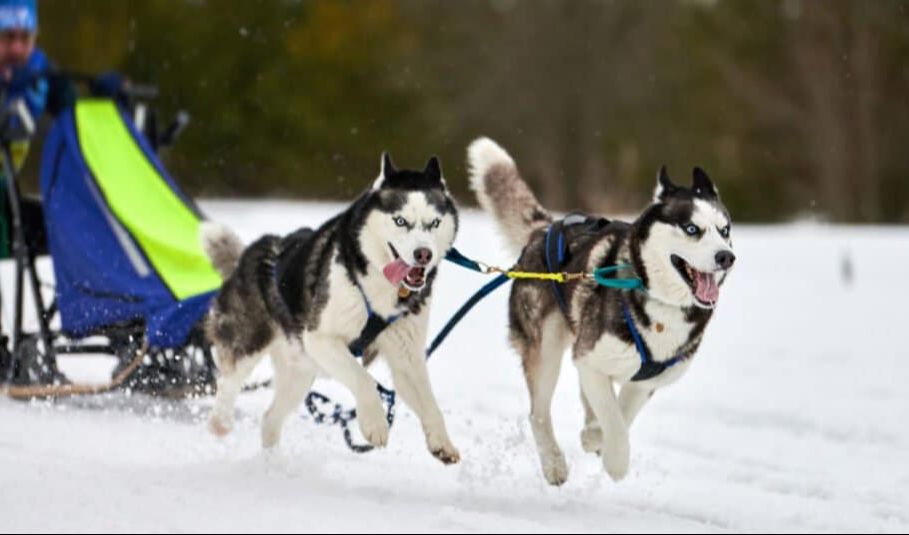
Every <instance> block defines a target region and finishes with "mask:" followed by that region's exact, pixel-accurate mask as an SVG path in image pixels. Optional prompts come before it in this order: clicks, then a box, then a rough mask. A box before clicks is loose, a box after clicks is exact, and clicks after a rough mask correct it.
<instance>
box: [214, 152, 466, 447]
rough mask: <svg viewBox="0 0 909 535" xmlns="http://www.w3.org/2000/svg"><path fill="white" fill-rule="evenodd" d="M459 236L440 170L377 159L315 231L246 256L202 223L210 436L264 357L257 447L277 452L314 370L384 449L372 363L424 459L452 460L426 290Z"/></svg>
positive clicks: (433, 162) (254, 248)
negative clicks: (342, 392)
mask: <svg viewBox="0 0 909 535" xmlns="http://www.w3.org/2000/svg"><path fill="white" fill-rule="evenodd" d="M457 230H458V212H457V209H456V207H455V204H454V202H453V200H452V198H451V196H450V195H449V193H448V189H447V187H446V185H445V180H444V179H443V177H442V170H441V167H440V165H439V161H438V160H437V159H436V158H434V157H433V158H432V159H430V160H429V163H428V164H427V165H426V168H425V169H424V170H423V171H406V170H397V169H395V167H394V165H393V164H392V162H391V159H390V158H389V157H388V155H387V154H385V155H383V157H382V165H381V171H380V174H379V177H378V178H377V179H376V180H375V183H374V184H373V186H372V187H371V188H370V189H369V190H368V191H366V192H364V193H363V194H362V195H361V196H360V197H359V198H358V199H357V200H356V201H355V202H354V203H353V204H352V205H351V206H350V207H349V208H348V209H347V210H345V211H344V212H342V213H341V214H339V215H337V216H336V217H334V218H333V219H331V220H330V221H328V222H327V223H325V224H324V225H322V226H321V227H320V228H318V229H316V230H312V229H308V228H304V229H300V230H298V231H296V232H295V233H293V234H291V235H289V236H286V237H278V236H265V237H263V238H261V239H259V240H258V241H256V242H255V243H253V244H252V245H250V246H249V247H247V248H246V249H245V250H244V249H243V246H242V244H241V243H240V241H239V239H238V238H237V237H236V235H234V234H233V233H232V232H231V231H229V230H227V229H225V228H224V227H221V226H219V225H214V224H206V225H205V226H204V227H203V229H202V230H201V234H202V242H203V245H204V247H205V250H206V252H207V254H208V255H209V257H210V258H211V259H212V262H213V263H214V264H215V266H216V267H217V269H218V270H219V271H220V272H221V274H222V276H223V277H224V285H223V287H222V289H221V292H220V293H219V295H218V296H217V299H216V300H215V302H214V305H213V306H212V310H211V313H210V314H209V317H208V319H207V325H206V331H207V334H208V336H209V339H210V340H211V341H212V342H213V343H214V344H215V346H216V348H217V355H218V358H217V360H218V367H219V371H220V376H219V378H218V392H217V398H216V400H215V406H214V409H213V412H212V415H211V420H210V428H211V430H212V431H213V432H214V433H216V434H219V435H223V434H226V433H228V432H229V431H230V430H231V428H232V426H233V412H234V405H235V403H236V399H237V395H238V394H239V393H240V390H241V388H242V385H243V382H244V381H245V380H246V378H247V377H248V376H249V374H250V372H251V371H252V370H253V368H254V367H255V366H256V364H257V363H258V362H259V361H260V360H261V359H262V357H263V356H264V355H266V354H268V355H270V356H271V359H272V362H273V365H274V373H275V379H274V387H275V397H274V401H273V403H272V405H271V407H270V408H269V409H268V411H267V412H266V413H265V416H264V419H263V422H262V444H263V446H264V447H266V448H270V447H272V446H275V445H276V444H277V443H278V442H279V440H280V437H281V428H282V426H283V424H284V421H285V419H286V418H287V416H288V415H290V414H291V413H292V412H293V411H295V410H296V409H297V407H298V406H299V405H300V403H301V401H302V400H303V398H304V397H305V395H306V393H307V392H308V391H309V389H310V386H311V385H312V383H313V380H314V379H315V377H316V373H317V370H323V371H324V372H326V373H328V374H329V375H330V376H331V377H333V378H335V379H337V380H338V381H340V382H341V383H343V384H344V385H345V386H346V387H347V388H349V389H350V391H351V392H352V393H353V395H354V397H355V398H356V404H357V415H358V418H357V421H358V422H359V425H360V430H361V431H362V433H363V436H364V437H365V438H366V439H367V440H368V441H369V442H370V443H371V444H373V445H375V446H380V447H381V446H385V444H386V443H387V441H388V422H387V421H386V418H385V411H384V407H383V404H382V401H381V399H380V397H379V394H378V391H377V389H376V381H375V380H374V379H373V378H372V377H371V376H370V375H369V373H367V371H366V369H365V368H364V366H363V365H361V364H360V362H358V361H357V358H356V356H357V355H358V354H362V355H363V357H364V358H366V359H367V360H371V359H372V358H373V357H375V356H376V354H381V355H384V356H385V357H386V359H387V361H388V364H389V367H390V369H391V371H392V375H393V380H394V385H395V388H396V389H397V391H398V393H399V394H400V396H401V397H402V398H403V400H404V402H405V403H407V404H408V405H409V406H410V407H411V408H412V409H413V411H414V412H415V413H416V414H417V416H418V417H419V418H420V421H421V423H422V426H423V430H424V432H425V434H426V441H427V445H428V447H429V451H430V452H432V454H433V455H434V456H436V457H437V458H439V459H440V460H441V461H442V462H445V463H455V462H458V460H459V458H460V454H459V453H458V450H457V449H456V448H455V447H454V445H453V444H452V443H451V440H450V439H449V437H448V431H447V430H446V428H445V422H444V420H443V418H442V413H441V411H440V410H439V407H438V405H437V403H436V399H435V396H434V395H433V392H432V388H431V386H430V383H429V375H428V373H427V369H426V362H425V350H426V337H427V320H428V316H429V312H428V310H429V305H430V291H431V289H432V284H433V281H434V279H435V277H436V268H437V266H438V264H439V262H440V261H441V260H442V259H443V258H444V256H445V253H446V252H447V251H448V250H449V249H450V248H451V245H452V243H453V242H454V239H455V234H456V233H457Z"/></svg>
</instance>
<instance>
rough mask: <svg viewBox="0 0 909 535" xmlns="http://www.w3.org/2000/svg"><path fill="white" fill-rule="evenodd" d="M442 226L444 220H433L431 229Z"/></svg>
mask: <svg viewBox="0 0 909 535" xmlns="http://www.w3.org/2000/svg"><path fill="white" fill-rule="evenodd" d="M440 226H442V220H441V219H439V218H435V219H433V220H432V223H430V224H429V228H434V229H435V228H439V227H440Z"/></svg>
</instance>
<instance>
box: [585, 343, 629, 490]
mask: <svg viewBox="0 0 909 535" xmlns="http://www.w3.org/2000/svg"><path fill="white" fill-rule="evenodd" d="M577 367H578V374H579V375H580V377H581V388H582V389H583V390H584V396H585V397H586V398H587V401H588V402H589V403H590V408H591V409H592V410H593V413H594V414H595V415H596V418H597V420H598V421H599V422H600V428H601V429H602V430H603V443H602V449H601V455H602V459H603V468H604V469H605V470H606V472H607V473H608V474H609V476H610V477H612V479H613V481H621V480H622V479H624V478H625V476H626V475H628V465H629V462H630V458H631V445H630V443H629V441H628V426H627V425H626V424H625V417H624V416H623V415H622V410H621V408H620V406H619V401H618V399H616V395H615V390H614V387H613V380H612V377H610V376H608V375H606V374H604V373H602V372H601V371H599V370H597V369H596V368H595V367H594V366H592V365H591V364H590V363H589V362H587V361H586V359H581V360H580V361H578V362H577Z"/></svg>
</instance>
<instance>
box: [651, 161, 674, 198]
mask: <svg viewBox="0 0 909 535" xmlns="http://www.w3.org/2000/svg"><path fill="white" fill-rule="evenodd" d="M677 189H678V187H677V186H676V185H675V184H673V183H672V179H670V178H669V171H667V170H666V166H665V165H664V166H662V167H660V172H659V173H657V185H656V189H655V190H653V202H661V201H663V200H664V199H665V197H666V196H667V195H669V194H671V193H672V192H674V191H675V190H677Z"/></svg>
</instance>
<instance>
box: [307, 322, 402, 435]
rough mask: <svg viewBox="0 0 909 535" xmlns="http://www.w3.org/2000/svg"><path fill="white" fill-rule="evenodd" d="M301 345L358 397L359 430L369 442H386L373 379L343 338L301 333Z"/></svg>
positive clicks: (383, 415)
mask: <svg viewBox="0 0 909 535" xmlns="http://www.w3.org/2000/svg"><path fill="white" fill-rule="evenodd" d="M303 347H304V349H305V351H306V354H307V355H309V356H310V357H311V358H312V359H313V360H314V361H316V364H318V365H319V367H320V368H322V369H323V370H325V372H326V373H328V374H329V375H331V376H332V377H333V378H335V379H337V380H338V381H339V382H340V383H341V384H343V385H344V386H346V387H347V388H348V389H349V390H350V392H351V393H352V394H353V396H354V398H355V399H356V401H357V422H358V423H359V425H360V432H361V433H363V436H364V437H365V438H366V440H367V441H369V443H370V444H372V445H373V446H377V447H385V445H386V444H388V420H387V419H386V417H385V407H384V405H382V399H381V398H380V397H379V392H378V390H377V385H376V381H375V379H373V378H372V376H370V375H369V373H368V372H367V371H366V369H365V368H364V367H363V366H361V365H360V363H359V362H357V359H356V357H354V356H353V354H352V353H351V352H350V350H348V349H347V346H345V345H344V342H343V341H342V340H341V339H340V338H337V337H335V336H331V335H324V334H319V333H307V334H306V335H304V341H303Z"/></svg>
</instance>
